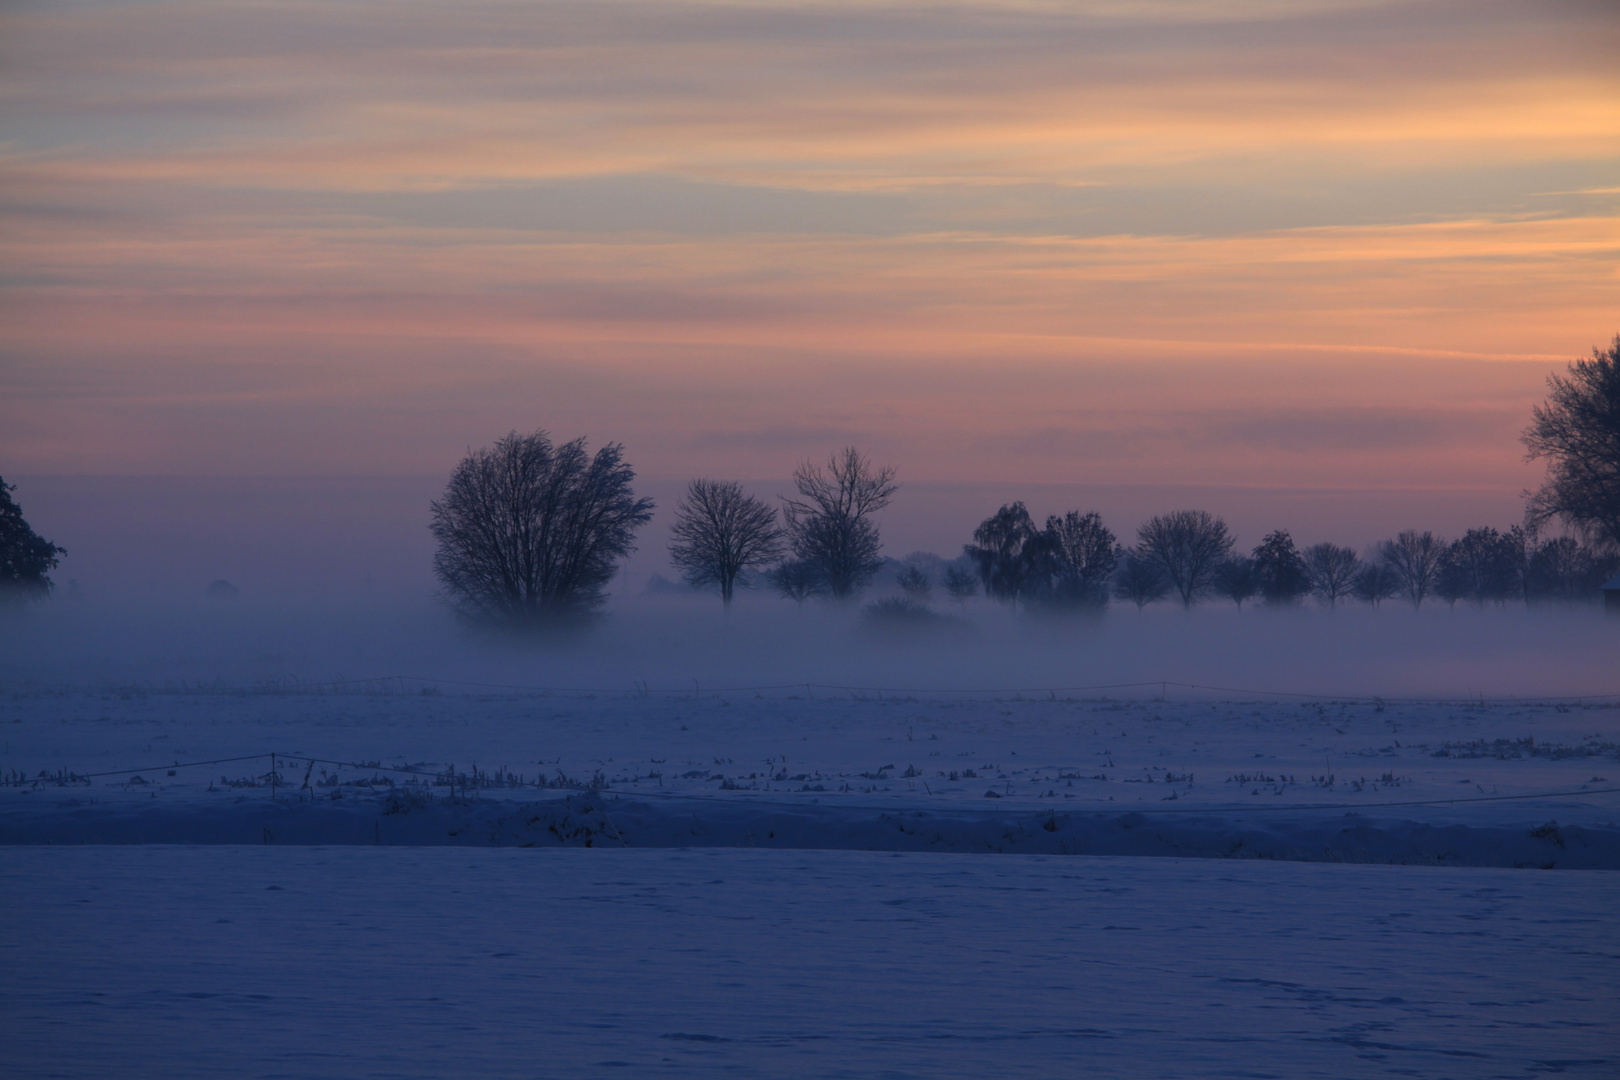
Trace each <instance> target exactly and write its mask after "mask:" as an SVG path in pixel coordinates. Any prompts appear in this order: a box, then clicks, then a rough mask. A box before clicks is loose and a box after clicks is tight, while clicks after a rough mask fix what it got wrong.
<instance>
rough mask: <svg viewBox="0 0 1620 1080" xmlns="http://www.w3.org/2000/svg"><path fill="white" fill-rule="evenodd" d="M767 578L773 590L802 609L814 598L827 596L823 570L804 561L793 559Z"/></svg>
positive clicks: (771, 572) (778, 567)
mask: <svg viewBox="0 0 1620 1080" xmlns="http://www.w3.org/2000/svg"><path fill="white" fill-rule="evenodd" d="M765 576H766V578H767V579H768V580H769V581H770V583H771V587H772V588H773V589H775V590H776V591H777V592H778V593H780V594H781V595H782V596H783V597H784V598H786V599H788V600H792V601H793V602H794V603H796V604H798V605H799V606H800V607H803V606H804V602H805V601H806V600H808V599H810V598H811V597H813V596H825V595H827V591H828V590H827V579H826V578H825V577H823V576H822V573H821V568H820V567H819V566H817V565H816V564H814V563H811V562H806V561H805V560H803V559H791V560H789V561H787V562H785V563H783V564H781V565H780V566H777V567H775V568H773V569H772V570H771V571H770V572H769V573H768V574H766V575H765Z"/></svg>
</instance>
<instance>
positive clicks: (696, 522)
mask: <svg viewBox="0 0 1620 1080" xmlns="http://www.w3.org/2000/svg"><path fill="white" fill-rule="evenodd" d="M670 532H671V534H672V535H673V536H674V542H673V543H671V544H670V546H669V557H670V561H671V562H673V563H674V564H675V566H676V567H677V568H678V569H679V570H681V572H682V573H683V574H684V575H685V577H686V580H687V582H688V583H690V584H692V585H696V586H700V587H701V586H704V585H718V586H720V602H721V603H722V604H723V605H724V606H726V607H730V606H731V596H732V592H733V591H734V589H735V587H736V583H737V580H738V577H739V575H741V574H742V573H743V571H745V570H748V569H751V568H753V567H757V566H765V565H768V564H769V563H772V562H775V561H776V560H777V559H779V558H781V557H782V552H783V550H784V545H783V542H782V541H783V535H782V530H781V528H780V527H778V526H777V524H776V509H775V508H774V507H772V506H771V505H769V504H768V503H765V502H762V501H761V500H759V499H756V498H754V497H753V496H752V495H749V494H748V493H746V492H745V491H743V489H742V485H741V484H739V483H736V482H735V481H732V480H693V481H692V482H691V483H690V484H688V485H687V487H686V497H685V498H683V499H682V500H681V501H680V502H679V503H677V504H676V505H675V524H674V525H673V526H672V527H671V529H670Z"/></svg>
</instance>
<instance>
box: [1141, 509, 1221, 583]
mask: <svg viewBox="0 0 1620 1080" xmlns="http://www.w3.org/2000/svg"><path fill="white" fill-rule="evenodd" d="M1136 553H1137V555H1138V556H1139V557H1140V558H1142V559H1143V560H1145V561H1146V562H1148V563H1151V564H1152V565H1154V566H1156V567H1158V569H1159V572H1160V573H1161V574H1163V575H1164V578H1165V580H1166V581H1167V582H1169V583H1170V587H1171V588H1172V589H1173V590H1175V593H1176V595H1177V596H1179V597H1180V598H1181V603H1182V606H1184V607H1192V606H1193V603H1194V602H1195V601H1196V600H1198V598H1199V597H1201V596H1203V595H1204V594H1205V593H1207V592H1209V590H1210V588H1211V586H1213V585H1214V583H1215V572H1216V570H1217V569H1218V568H1219V567H1220V565H1221V562H1222V561H1223V560H1224V559H1225V558H1226V557H1227V556H1228V555H1230V554H1231V553H1232V534H1231V533H1230V532H1228V531H1227V528H1226V522H1224V521H1222V520H1221V519H1220V518H1218V517H1214V516H1212V515H1210V514H1208V513H1206V512H1205V511H1203V510H1177V511H1176V512H1175V513H1173V514H1160V515H1159V516H1158V517H1154V518H1149V519H1148V520H1147V521H1145V522H1143V524H1142V526H1141V528H1139V529H1137V531H1136Z"/></svg>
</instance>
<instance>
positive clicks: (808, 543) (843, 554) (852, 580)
mask: <svg viewBox="0 0 1620 1080" xmlns="http://www.w3.org/2000/svg"><path fill="white" fill-rule="evenodd" d="M793 484H794V487H795V488H796V489H797V490H798V494H799V497H798V498H796V499H787V498H784V499H783V500H782V504H783V505H782V516H783V518H784V519H785V521H786V523H787V535H788V540H789V542H790V543H791V545H792V548H793V554H794V555H795V556H796V557H797V558H798V559H799V560H800V561H803V562H808V563H811V564H813V565H814V566H816V567H817V568H818V569H819V571H820V573H821V576H822V578H823V580H824V581H825V582H826V585H827V590H828V592H830V593H831V594H832V595H833V596H835V597H837V598H838V599H840V600H843V599H847V598H848V597H850V596H853V595H854V594H855V592H856V591H858V590H859V589H861V588H862V587H863V586H865V585H866V584H867V582H869V581H871V580H872V576H873V575H874V574H876V573H877V571H878V567H880V566H881V565H883V564H882V560H881V559H880V558H879V552H881V551H882V550H883V545H882V542H881V541H880V540H879V538H878V530H877V525H876V524H874V523H873V521H872V520H871V516H872V515H873V514H875V513H877V512H878V511H879V510H882V509H883V508H884V507H885V506H888V505H889V500H890V499H891V498H893V497H894V493H895V492H896V491H898V490H899V487H900V485H898V484H896V483H895V482H894V470H893V469H891V468H887V467H884V468H874V467H873V466H872V463H871V462H870V461H868V460H867V459H866V457H865V456H863V455H862V454H861V452H860V451H859V450H857V449H855V447H853V446H849V447H845V448H844V450H843V451H842V452H841V453H838V454H834V455H833V456H832V458H831V459H829V460H828V462H827V465H826V467H825V468H823V467H822V466H819V465H813V464H810V463H809V462H806V463H805V464H803V465H800V466H799V468H798V469H797V470H796V471H795V472H794V474H793Z"/></svg>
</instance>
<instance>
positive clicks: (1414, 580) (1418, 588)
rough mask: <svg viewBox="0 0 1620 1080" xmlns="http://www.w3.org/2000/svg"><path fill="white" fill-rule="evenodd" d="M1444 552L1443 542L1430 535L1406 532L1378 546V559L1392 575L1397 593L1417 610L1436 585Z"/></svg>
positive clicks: (1428, 533)
mask: <svg viewBox="0 0 1620 1080" xmlns="http://www.w3.org/2000/svg"><path fill="white" fill-rule="evenodd" d="M1445 551H1446V542H1445V541H1444V540H1440V539H1437V538H1436V537H1435V535H1434V534H1433V533H1431V532H1424V533H1418V532H1414V531H1412V530H1411V529H1407V530H1406V531H1405V532H1403V533H1401V534H1400V535H1399V536H1397V537H1396V538H1395V539H1393V540H1385V541H1384V542H1383V544H1382V545H1380V546H1379V558H1380V560H1381V561H1382V562H1383V564H1384V565H1385V566H1387V567H1389V569H1390V570H1391V571H1393V572H1394V574H1395V579H1396V580H1397V581H1398V582H1399V583H1400V591H1401V592H1403V593H1405V594H1406V598H1407V599H1408V600H1410V601H1412V606H1413V607H1414V608H1420V607H1422V606H1423V601H1424V600H1425V599H1427V598H1428V597H1429V596H1430V595H1431V594H1432V593H1433V592H1434V589H1435V586H1436V585H1437V584H1439V579H1440V567H1441V563H1442V561H1443V559H1444V557H1445Z"/></svg>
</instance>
